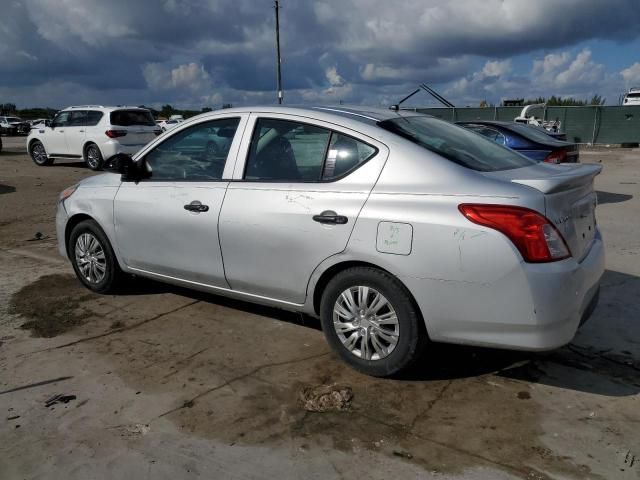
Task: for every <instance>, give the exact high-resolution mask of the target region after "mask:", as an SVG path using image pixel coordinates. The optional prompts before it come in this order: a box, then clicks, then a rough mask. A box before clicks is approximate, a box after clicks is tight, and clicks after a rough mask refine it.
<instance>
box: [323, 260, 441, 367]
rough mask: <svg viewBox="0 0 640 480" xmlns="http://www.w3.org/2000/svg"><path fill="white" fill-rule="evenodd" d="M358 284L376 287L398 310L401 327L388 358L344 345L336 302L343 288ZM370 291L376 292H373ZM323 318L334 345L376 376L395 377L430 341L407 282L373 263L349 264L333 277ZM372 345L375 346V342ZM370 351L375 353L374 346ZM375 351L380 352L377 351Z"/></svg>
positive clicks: (353, 363) (351, 362)
mask: <svg viewBox="0 0 640 480" xmlns="http://www.w3.org/2000/svg"><path fill="white" fill-rule="evenodd" d="M358 286H364V287H368V288H369V289H375V290H376V291H377V292H379V293H380V294H382V296H384V297H385V298H386V300H387V301H388V304H390V306H391V308H392V309H393V311H394V312H395V316H396V318H397V329H398V330H397V343H396V344H395V347H394V348H393V349H392V350H391V351H390V353H388V354H387V356H385V357H384V358H377V359H365V358H361V356H358V355H357V354H355V353H352V352H351V351H350V350H349V349H348V348H347V347H346V346H345V345H343V343H342V341H341V340H340V338H339V336H338V333H337V331H336V328H335V327H334V305H336V302H337V301H338V299H339V297H340V296H341V294H342V293H343V292H345V291H347V290H348V289H350V288H354V287H358ZM370 295H374V294H373V293H370ZM369 298H371V297H369ZM371 303H373V301H372V302H371ZM384 308H387V307H384ZM391 308H389V310H387V311H390V310H391ZM374 318H375V315H374ZM320 321H321V323H322V330H323V332H324V335H325V337H326V339H327V342H328V343H329V345H330V346H331V348H333V350H334V351H335V352H336V353H337V354H338V355H339V356H340V357H341V358H342V359H343V360H344V361H345V362H346V363H348V364H349V365H351V366H352V367H353V368H355V369H356V370H359V371H360V372H362V373H365V374H367V375H371V376H374V377H391V376H394V375H397V374H398V373H400V372H402V371H403V370H406V369H407V368H409V366H411V364H413V363H414V362H415V361H416V360H418V359H419V358H420V357H421V356H422V353H423V351H424V348H425V347H426V345H427V342H428V337H427V332H426V328H425V325H424V321H423V320H422V317H421V315H420V313H419V312H418V309H417V307H416V305H415V303H414V301H413V299H412V298H411V295H410V294H409V292H408V291H407V289H406V288H405V287H404V285H402V283H400V281H399V280H398V279H397V278H395V277H394V276H393V275H391V274H389V273H387V272H384V271H382V270H378V269H376V268H371V267H353V268H349V269H347V270H344V271H342V272H340V273H338V274H337V275H336V276H335V277H334V278H332V279H331V280H330V281H329V283H328V285H327V287H326V288H325V290H324V292H323V294H322V300H321V303H320ZM372 328H374V329H375V328H379V327H369V331H373V330H371V329H372ZM394 328H396V327H394ZM361 338H362V337H361ZM360 342H362V339H361V340H360ZM356 344H357V343H356ZM378 344H379V342H378ZM369 345H371V346H373V343H370V344H369ZM360 348H361V347H360ZM369 352H370V353H372V350H371V348H369ZM385 353H386V352H385ZM374 355H377V354H376V353H374Z"/></svg>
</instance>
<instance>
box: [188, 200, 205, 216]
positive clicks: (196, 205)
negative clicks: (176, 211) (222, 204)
mask: <svg viewBox="0 0 640 480" xmlns="http://www.w3.org/2000/svg"><path fill="white" fill-rule="evenodd" d="M184 209H185V210H187V211H189V212H196V213H200V212H208V211H209V205H203V204H202V203H200V202H199V201H198V200H194V201H193V202H191V203H187V204H186V205H185V206H184Z"/></svg>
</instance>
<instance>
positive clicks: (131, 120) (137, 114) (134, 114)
mask: <svg viewBox="0 0 640 480" xmlns="http://www.w3.org/2000/svg"><path fill="white" fill-rule="evenodd" d="M111 125H117V126H119V127H129V126H131V125H146V126H149V127H155V125H156V122H155V121H154V120H153V116H152V115H151V112H149V111H147V110H115V111H113V112H111Z"/></svg>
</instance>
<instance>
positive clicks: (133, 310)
mask: <svg viewBox="0 0 640 480" xmlns="http://www.w3.org/2000/svg"><path fill="white" fill-rule="evenodd" d="M3 142H4V151H3V152H2V153H0V272H1V274H0V412H1V414H2V417H0V478H2V479H14V478H16V479H18V478H20V479H24V478H47V479H52V478H61V479H86V478H135V479H138V478H152V479H164V478H171V479H178V478H180V479H181V478H230V479H254V478H255V479H258V478H259V479H263V478H264V479H267V478H268V479H271V478H281V479H291V478H305V479H312V478H322V479H333V478H336V479H349V478H369V479H383V478H402V479H405V478H407V479H408V478H437V479H441V478H469V479H507V478H526V479H547V478H602V479H614V478H615V479H638V478H640V396H639V395H638V393H639V392H640V221H639V219H640V151H638V150H610V151H608V150H591V151H586V152H584V153H583V154H582V161H584V162H597V161H601V162H602V164H603V165H604V167H605V168H604V172H603V174H602V175H601V176H600V177H598V179H597V182H596V184H597V189H598V195H599V200H600V206H599V207H598V221H599V223H600V225H601V228H602V230H603V233H604V236H605V241H606V244H607V272H606V274H605V277H604V279H603V288H602V295H601V300H600V305H599V307H598V308H597V310H596V312H595V314H594V316H593V317H592V319H591V320H590V321H589V323H587V324H586V325H585V326H584V327H583V328H582V330H581V331H580V332H579V333H578V335H577V337H576V338H575V340H574V342H573V343H572V344H571V345H568V346H566V347H564V348H562V349H559V350H557V351H555V352H551V353H547V354H537V355H533V354H522V353H517V352H505V351H496V350H487V349H475V348H463V347H455V346H447V345H438V346H433V348H432V349H431V351H430V352H429V354H428V355H427V356H426V358H425V359H424V361H423V362H422V363H421V364H420V365H419V366H418V367H416V368H415V369H414V371H412V372H410V373H409V374H407V375H406V378H403V379H400V380H376V379H372V378H368V377H365V376H363V375H360V374H358V373H355V372H354V371H352V370H350V369H349V368H348V367H346V366H345V365H344V364H343V363H342V362H340V361H339V360H338V359H337V358H335V357H334V356H333V354H332V353H330V351H329V349H328V347H327V345H326V344H325V341H324V338H323V336H322V333H321V332H320V331H319V329H318V323H317V321H315V320H313V319H310V318H304V317H301V316H299V315H295V314H291V313H288V312H283V311H280V310H273V309H266V308H262V307H256V306H253V305H250V304H246V303H242V302H236V301H231V300H226V299H223V298H220V297H216V296H213V295H205V294H201V293H195V292H190V291H186V290H183V289H179V288H176V287H171V286H165V285H159V284H155V283H152V282H147V281H139V282H136V283H134V284H133V285H132V287H131V289H130V291H128V292H127V294H124V295H120V296H98V295H94V294H92V293H90V292H89V291H87V290H85V289H83V288H82V287H81V286H80V284H79V282H77V281H76V280H75V277H74V276H73V271H72V269H71V266H70V265H69V264H68V262H66V261H64V260H63V259H62V258H60V257H59V256H58V254H57V250H56V239H55V229H54V209H55V204H56V199H57V195H58V193H59V192H60V191H61V190H62V189H63V188H65V187H66V186H69V185H71V184H73V183H74V182H76V181H77V180H78V179H81V178H83V177H86V176H88V175H91V174H92V172H90V171H89V170H87V169H85V168H84V167H83V165H82V164H81V163H73V162H62V161H61V162H56V163H55V164H54V165H53V166H51V167H44V168H40V167H37V166H35V165H34V164H33V163H32V162H31V160H30V159H29V158H28V156H27V155H26V153H25V148H24V138H9V137H3ZM38 232H40V234H41V235H40V237H41V238H40V239H37V236H36V234H37V233H38ZM38 335H45V336H38ZM334 383H337V384H339V385H340V386H342V387H343V388H347V387H349V388H350V389H351V391H352V393H353V398H352V399H351V400H349V402H348V405H347V406H348V408H347V409H345V410H340V411H328V412H322V413H318V412H309V411H307V410H305V408H303V404H302V402H301V400H300V392H302V391H303V390H305V391H307V390H306V389H307V387H315V386H318V385H331V384H334ZM56 396H58V397H56Z"/></svg>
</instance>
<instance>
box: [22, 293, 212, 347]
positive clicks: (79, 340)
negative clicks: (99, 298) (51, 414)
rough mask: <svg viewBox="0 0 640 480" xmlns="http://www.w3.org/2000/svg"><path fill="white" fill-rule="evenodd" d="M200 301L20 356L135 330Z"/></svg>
mask: <svg viewBox="0 0 640 480" xmlns="http://www.w3.org/2000/svg"><path fill="white" fill-rule="evenodd" d="M198 302H200V300H194V301H193V302H189V303H187V304H186V305H182V306H180V307H178V308H174V309H173V310H169V311H168V312H164V313H159V314H158V315H154V316H153V317H151V318H147V319H146V320H142V321H140V322H137V323H134V324H132V325H126V326H124V327H120V328H114V329H113V330H109V331H108V332H105V333H100V334H98V335H91V336H89V337H84V338H80V339H78V340H74V341H73V342H69V343H63V344H62V345H56V346H55V347H49V348H43V349H41V350H34V351H33V352H27V353H22V354H20V355H18V357H25V356H29V355H34V354H36V353H42V352H50V351H52V350H60V349H62V348H67V347H72V346H74V345H78V344H79V343H84V342H89V341H91V340H96V339H98V338H103V337H108V336H110V335H115V334H116V333H121V332H126V331H129V330H133V329H134V328H138V327H141V326H142V325H145V324H147V323H149V322H153V321H154V320H158V319H160V318H162V317H165V316H167V315H171V314H172V313H175V312H178V311H180V310H182V309H184V308H187V307H190V306H191V305H195V304H196V303H198Z"/></svg>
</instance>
